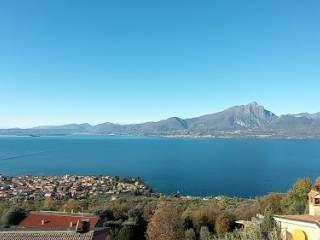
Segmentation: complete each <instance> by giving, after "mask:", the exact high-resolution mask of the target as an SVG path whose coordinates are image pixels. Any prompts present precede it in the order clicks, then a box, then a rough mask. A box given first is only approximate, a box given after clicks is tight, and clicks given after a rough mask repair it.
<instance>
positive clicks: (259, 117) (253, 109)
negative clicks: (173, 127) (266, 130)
mask: <svg viewBox="0 0 320 240" xmlns="http://www.w3.org/2000/svg"><path fill="white" fill-rule="evenodd" d="M277 118H278V117H277V116H276V115H275V114H273V113H272V112H270V111H268V110H266V109H264V107H263V106H260V105H259V104H258V103H256V102H252V103H249V104H248V105H241V106H235V107H231V108H228V109H227V110H225V111H222V112H219V113H214V114H209V115H205V116H201V117H197V118H191V119H188V120H187V123H188V126H189V129H191V130H193V131H197V130H199V131H202V130H205V131H208V130H218V131H225V130H243V129H258V128H261V127H264V126H266V125H268V124H269V123H271V122H272V121H274V120H276V119H277Z"/></svg>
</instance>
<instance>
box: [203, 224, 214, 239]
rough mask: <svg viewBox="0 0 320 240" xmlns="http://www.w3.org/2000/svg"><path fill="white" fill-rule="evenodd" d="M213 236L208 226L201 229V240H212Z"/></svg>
mask: <svg viewBox="0 0 320 240" xmlns="http://www.w3.org/2000/svg"><path fill="white" fill-rule="evenodd" d="M211 239H212V235H211V233H210V232H209V229H208V227H207V226H202V227H201V229H200V240H211Z"/></svg>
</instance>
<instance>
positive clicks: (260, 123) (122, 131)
mask: <svg viewBox="0 0 320 240" xmlns="http://www.w3.org/2000/svg"><path fill="white" fill-rule="evenodd" d="M0 134H2V135H3V134H9V135H39V136H42V135H67V134H100V135H146V136H149V135H160V136H195V137H199V136H212V137H292V138H309V137H316V138H318V137H320V113H312V114H311V113H300V114H285V115H280V116H277V115H276V114H274V113H273V112H271V111H269V110H267V109H265V108H264V107H263V106H262V105H259V104H258V103H257V102H251V103H249V104H246V105H237V106H233V107H230V108H227V109H225V110H223V111H220V112H216V113H212V114H206V115H202V116H198V117H193V118H186V119H183V118H180V117H171V118H167V119H163V120H160V121H154V122H144V123H138V124H116V123H111V122H105V123H101V124H97V125H90V124H88V123H82V124H74V123H72V124H65V125H60V126H59V125H57V126H54V125H53V126H38V127H34V128H28V129H17V128H15V129H0Z"/></svg>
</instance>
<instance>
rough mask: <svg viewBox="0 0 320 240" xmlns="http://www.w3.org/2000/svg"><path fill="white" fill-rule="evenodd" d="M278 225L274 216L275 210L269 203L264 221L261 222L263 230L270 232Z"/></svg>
mask: <svg viewBox="0 0 320 240" xmlns="http://www.w3.org/2000/svg"><path fill="white" fill-rule="evenodd" d="M275 227H276V222H275V220H274V218H273V210H272V207H271V205H269V206H268V207H267V208H266V209H265V212H264V218H263V222H262V224H261V230H262V232H263V233H266V234H268V233H269V232H271V231H272V230H273V229H275Z"/></svg>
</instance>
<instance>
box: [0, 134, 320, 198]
mask: <svg viewBox="0 0 320 240" xmlns="http://www.w3.org/2000/svg"><path fill="white" fill-rule="evenodd" d="M0 174H3V175H22V174H29V175H30V174H32V175H64V174H78V175H100V174H101V175H117V176H140V177H141V178H143V179H144V180H145V181H146V182H147V183H148V184H149V185H150V186H151V187H153V188H154V189H155V190H157V191H160V192H163V193H173V192H177V191H179V192H180V193H182V194H190V195H221V194H224V195H229V196H242V197H250V196H256V195H261V194H265V193H268V192H275V191H286V190H287V189H288V188H289V187H290V186H291V185H292V183H293V182H294V181H295V180H296V179H297V178H299V177H302V176H308V177H311V178H312V179H314V178H316V177H317V176H318V175H320V140H271V139H264V140H261V139H179V138H160V137H159V138H158V137H116V136H109V137H106V136H62V137H5V136H2V137H0Z"/></svg>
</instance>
